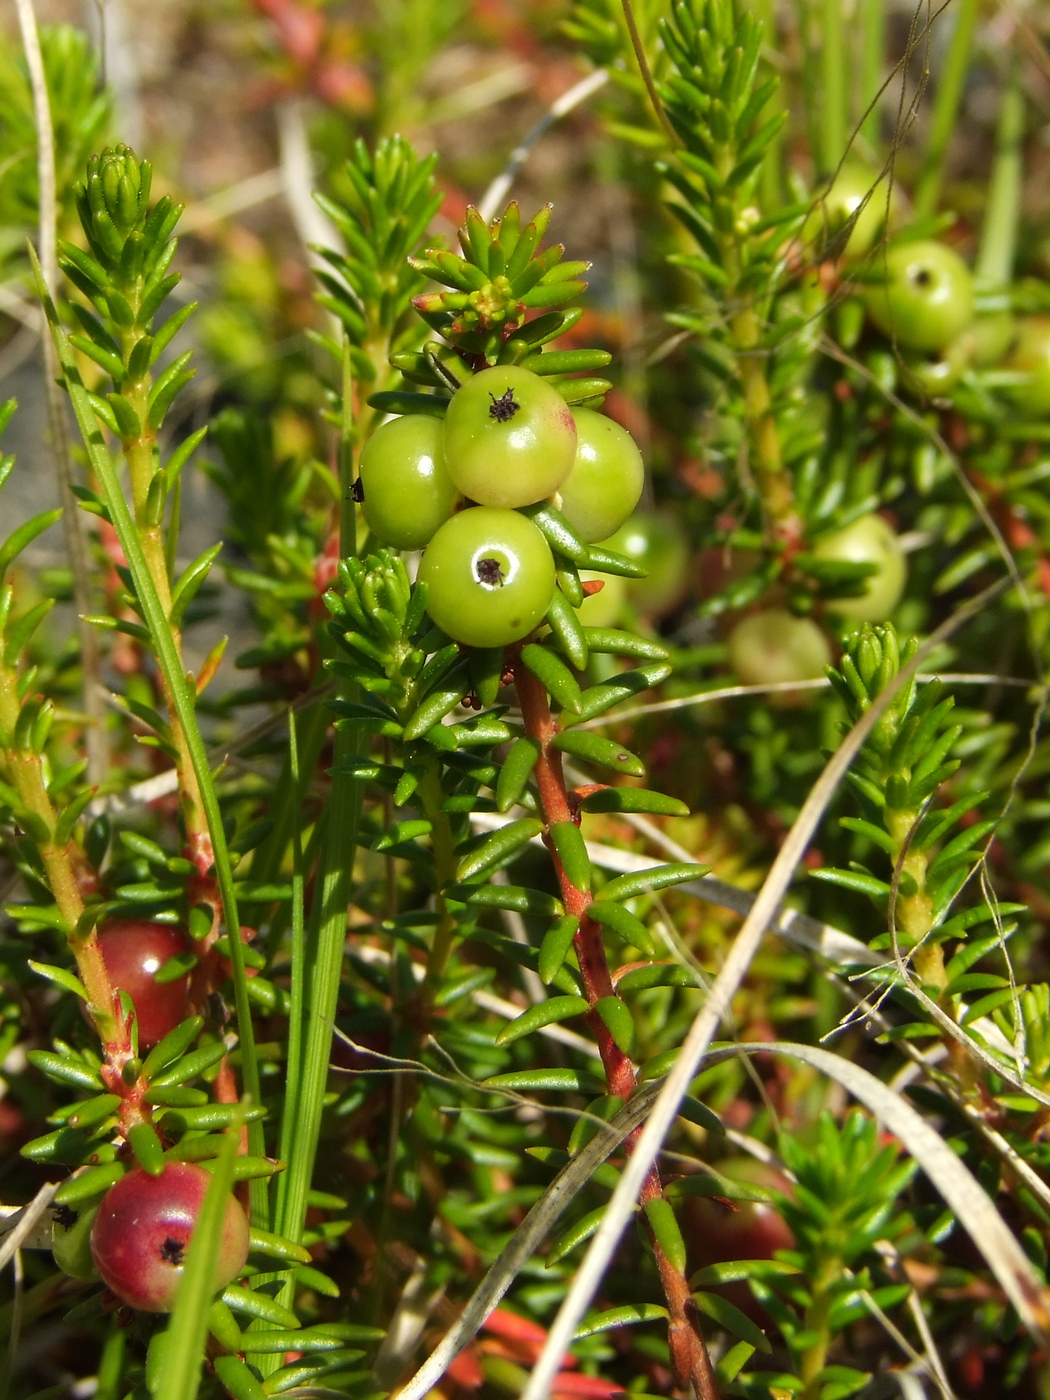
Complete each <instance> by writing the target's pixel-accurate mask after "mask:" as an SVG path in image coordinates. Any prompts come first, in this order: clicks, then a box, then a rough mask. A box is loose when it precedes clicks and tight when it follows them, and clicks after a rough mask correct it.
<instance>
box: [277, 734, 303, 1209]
mask: <svg viewBox="0 0 1050 1400" xmlns="http://www.w3.org/2000/svg"><path fill="white" fill-rule="evenodd" d="M295 724H296V721H295V715H294V714H293V713H291V712H289V715H288V760H289V772H290V777H291V790H292V794H295V795H297V794H298V792H299V743H298V738H297V736H296V732H295ZM289 805H290V806H291V808H292V925H291V938H290V941H289V946H288V953H289V960H290V963H291V987H290V996H289V1003H290V1004H289V1008H288V1048H287V1059H286V1061H285V1091H284V1112H283V1115H282V1117H281V1138H280V1145H279V1147H278V1156H279V1158H280V1159H281V1161H283V1162H287V1161H288V1159H289V1158H290V1157H291V1155H292V1151H293V1144H294V1140H295V1130H296V1126H295V1125H296V1108H297V1102H298V1093H299V1079H300V1075H301V1073H302V1053H303V1011H304V1002H303V988H304V981H305V976H306V915H305V907H304V887H303V886H304V881H303V833H302V825H301V822H300V813H299V808H298V807H297V806H296V805H295V802H294V800H293V801H292V802H291V803H290V804H289ZM278 1200H280V1196H279V1197H278Z"/></svg>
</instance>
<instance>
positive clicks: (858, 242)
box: [802, 164, 886, 258]
mask: <svg viewBox="0 0 1050 1400" xmlns="http://www.w3.org/2000/svg"><path fill="white" fill-rule="evenodd" d="M885 222H886V185H885V183H884V182H880V179H879V176H878V174H877V173H876V172H875V171H872V170H868V169H866V168H865V167H864V166H862V165H852V164H848V165H844V166H843V167H842V169H841V170H840V171H839V172H838V174H837V175H836V176H835V178H834V180H833V181H832V182H831V185H830V186H829V187H826V189H825V191H824V192H823V193H822V194H821V195H820V197H819V198H818V200H817V201H816V205H815V207H814V209H813V212H812V213H811V214H810V216H809V217H808V218H807V220H806V222H805V224H804V226H803V229H802V238H803V242H804V243H806V245H807V246H809V245H813V246H814V247H815V249H816V252H817V254H818V255H819V256H826V255H829V254H830V255H833V256H835V257H843V256H846V257H853V258H859V257H862V256H863V255H864V254H865V253H866V252H868V251H869V249H871V248H872V247H873V245H874V243H875V239H876V238H877V237H878V235H879V232H880V231H881V229H882V227H883V225H884V224H885ZM847 229H848V230H849V232H848V233H847Z"/></svg>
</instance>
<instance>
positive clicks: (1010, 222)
mask: <svg viewBox="0 0 1050 1400" xmlns="http://www.w3.org/2000/svg"><path fill="white" fill-rule="evenodd" d="M1024 102H1025V99H1024V93H1023V91H1022V89H1021V66H1020V64H1019V62H1018V60H1017V54H1016V53H1013V54H1011V56H1010V66H1009V70H1008V72H1007V78H1006V86H1005V87H1004V88H1003V98H1002V106H1001V107H1000V109H999V129H998V132H997V133H996V143H995V164H994V165H993V167H992V179H991V183H990V185H989V186H988V196H987V203H986V205H985V215H984V226H983V227H982V229H981V250H980V252H979V253H978V255H977V266H976V267H975V269H974V271H975V272H976V273H977V276H978V277H979V278H980V279H981V280H982V281H984V282H987V283H988V284H989V285H990V286H993V287H1003V286H1005V285H1006V284H1007V283H1008V282H1009V281H1010V278H1011V277H1012V275H1013V268H1014V253H1015V252H1016V249H1017V226H1018V223H1019V221H1020V217H1021V195H1022V191H1023V185H1024Z"/></svg>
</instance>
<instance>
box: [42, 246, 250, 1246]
mask: <svg viewBox="0 0 1050 1400" xmlns="http://www.w3.org/2000/svg"><path fill="white" fill-rule="evenodd" d="M29 253H30V257H31V258H32V260H33V266H34V271H35V273H36V277H37V291H38V294H39V296H40V299H41V302H42V304H43V306H44V311H45V313H46V315H47V320H48V324H49V326H50V328H51V334H52V337H53V339H54V342H55V348H56V349H57V351H58V358H59V362H60V364H61V366H62V372H63V375H64V377H65V381H66V389H67V391H68V393H69V399H70V403H71V404H72V406H73V413H74V416H75V417H76V420H77V426H78V427H79V428H80V432H81V435H82V437H83V439H84V446H85V448H86V450H87V455H88V459H89V460H90V463H91V467H92V470H93V471H94V473H95V475H96V476H97V478H98V481H99V485H100V486H101V488H102V493H103V496H104V498H105V501H106V506H107V508H108V509H109V512H110V515H111V517H112V520H113V525H114V528H115V529H116V532H117V536H118V538H119V540H120V546H121V548H122V549H123V551H124V557H125V558H126V559H127V561H128V568H129V569H130V570H131V576H132V578H133V579H134V582H135V589H136V592H137V593H138V597H139V600H140V602H141V604H142V611H143V615H144V617H145V619H146V625H147V626H148V627H149V630H150V636H151V637H152V639H153V645H154V648H155V651H156V656H157V661H158V664H159V665H160V668H161V670H162V671H163V673H164V679H165V681H166V683H167V685H168V689H169V691H170V693H171V696H172V699H173V702H174V705H175V712H176V714H177V716H178V719H179V722H180V724H181V725H182V728H183V730H184V732H185V734H186V743H187V745H188V747H189V750H190V757H191V759H192V762H193V769H194V772H195V773H196V775H197V782H198V783H199V785H200V790H201V800H202V802H203V804H204V814H205V818H206V820H207V823H208V832H209V834H210V836H211V841H212V848H213V850H214V853H215V873H216V876H217V878H218V882H219V892H220V895H221V898H222V912H223V918H224V919H225V922H226V928H227V930H228V931H229V933H230V938H229V947H230V965H231V969H232V978H233V988H234V1000H235V1005H236V1009H237V1032H238V1035H239V1037H240V1049H241V1070H242V1075H243V1078H244V1090H245V1093H246V1094H247V1096H248V1097H249V1098H250V1099H251V1101H252V1102H253V1103H261V1102H262V1094H261V1091H260V1086H259V1068H258V1063H257V1061H256V1056H255V1036H254V1033H253V1028H252V1017H251V1007H250V1004H249V1002H248V994H247V979H246V978H245V975H244V953H243V949H242V946H241V940H240V938H239V936H238V934H239V930H240V926H241V925H240V919H239V917H238V913H237V898H236V895H235V893H234V888H233V869H232V866H231V865H230V854H229V850H228V848H227V845H226V833H225V830H224V829H223V824H222V812H221V810H220V808H219V797H218V793H217V792H216V791H215V783H214V782H213V780H212V774H211V766H210V765H209V763H208V755H207V751H206V749H205V747H204V740H203V738H202V736H201V731H200V725H199V724H198V723H197V711H196V706H195V701H196V693H195V691H194V688H193V687H192V686H191V685H190V684H189V683H188V682H187V680H186V676H185V674H184V672H183V669H182V665H181V663H180V660H179V654H178V650H177V649H176V646H175V640H174V638H173V636H172V633H171V628H170V627H169V625H168V619H167V615H166V614H165V611H164V606H163V604H162V603H161V600H160V597H159V595H158V593H157V590H156V588H155V587H154V584H153V579H152V577H151V575H150V571H149V568H148V566H147V564H146V556H145V554H144V553H143V550H142V544H141V542H140V540H139V536H138V531H137V529H136V528H135V522H134V520H133V519H132V515H131V511H130V510H129V509H128V503H127V501H126V500H125V498H124V492H123V491H122V490H121V486H120V481H119V479H118V477H117V469H116V464H115V463H114V461H113V458H112V457H111V456H110V454H109V451H108V449H107V448H106V444H105V442H104V441H103V438H102V433H101V431H100V429H99V426H98V423H97V422H96V419H95V415H94V412H93V411H92V408H91V404H90V403H89V401H88V397H87V390H86V389H85V387H84V384H83V381H82V380H81V378H80V371H79V370H78V368H77V364H76V360H75V358H74V355H73V349H72V346H71V345H70V344H69V340H68V338H67V336H66V333H65V331H64V330H63V328H62V325H61V322H60V321H59V319H58V312H57V311H56V310H55V304H54V302H53V301H52V300H51V297H50V295H49V294H48V291H47V288H46V287H45V286H44V283H43V279H42V278H41V276H40V266H39V263H38V262H37V260H36V256H35V254H34V253H33V250H32V248H30V250H29ZM248 1150H249V1152H250V1153H251V1154H252V1155H253V1156H259V1157H264V1156H265V1155H266V1147H265V1143H264V1141H263V1130H262V1124H261V1123H249V1124H248ZM249 1192H250V1195H251V1203H252V1217H253V1220H255V1219H256V1217H258V1218H257V1220H256V1223H258V1224H260V1225H265V1224H267V1223H268V1216H267V1209H266V1194H267V1190H266V1182H265V1180H262V1179H259V1180H256V1181H253V1182H251V1184H250V1186H249Z"/></svg>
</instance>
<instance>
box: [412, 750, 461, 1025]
mask: <svg viewBox="0 0 1050 1400" xmlns="http://www.w3.org/2000/svg"><path fill="white" fill-rule="evenodd" d="M418 793H419V804H420V810H421V812H422V814H423V816H424V817H425V819H426V820H427V821H428V822H430V824H431V826H432V828H433V830H432V831H431V833H430V848H431V851H432V852H433V855H434V881H435V885H436V888H437V895H436V897H435V905H436V909H437V913H438V917H439V920H440V922H439V923H438V925H437V927H436V928H435V930H434V937H433V939H432V940H431V943H430V952H429V954H428V955H427V968H426V975H425V977H424V979H423V984H422V987H421V988H420V996H421V998H422V1000H423V1006H424V1017H423V1018H422V1019H421V1022H420V1024H421V1025H426V1022H427V1020H428V1019H429V1016H428V1015H426V1012H427V1011H429V1007H430V1004H431V1001H432V999H433V996H434V994H435V992H436V991H437V990H438V988H439V987H440V985H441V979H442V977H443V976H444V975H445V968H446V966H447V965H448V959H449V954H450V953H451V952H452V940H453V938H454V936H455V932H456V920H455V919H454V918H453V916H452V915H451V914H450V913H449V909H448V905H447V904H446V902H445V897H444V895H443V894H442V893H441V891H442V889H443V887H444V886H445V885H447V884H448V883H449V881H450V880H454V879H455V877H456V838H455V836H454V835H453V832H452V824H451V822H450V821H449V819H448V813H447V812H443V811H442V810H441V804H442V803H443V802H444V800H445V793H444V792H443V791H442V788H441V760H440V758H439V757H438V756H437V754H435V755H434V756H433V757H431V758H428V759H427V766H426V772H425V773H424V775H423V778H422V779H421V781H420V784H419V788H418Z"/></svg>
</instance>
